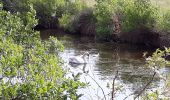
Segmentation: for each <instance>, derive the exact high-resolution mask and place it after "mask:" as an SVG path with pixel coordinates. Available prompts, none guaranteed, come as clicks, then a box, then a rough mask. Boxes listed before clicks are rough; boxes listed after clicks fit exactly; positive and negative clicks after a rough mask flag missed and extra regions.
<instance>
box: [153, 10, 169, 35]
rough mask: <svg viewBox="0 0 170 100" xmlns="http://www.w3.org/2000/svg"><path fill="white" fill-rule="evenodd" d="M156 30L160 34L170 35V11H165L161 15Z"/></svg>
mask: <svg viewBox="0 0 170 100" xmlns="http://www.w3.org/2000/svg"><path fill="white" fill-rule="evenodd" d="M156 28H157V30H158V31H160V32H163V33H170V11H165V12H163V13H162V14H161V15H160V17H159V19H158V20H157V27H156Z"/></svg>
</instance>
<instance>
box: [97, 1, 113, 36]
mask: <svg viewBox="0 0 170 100" xmlns="http://www.w3.org/2000/svg"><path fill="white" fill-rule="evenodd" d="M115 1H116V0H113V1H112V0H105V1H102V0H96V2H97V4H96V5H95V12H94V16H95V17H96V32H97V37H98V38H99V39H105V38H107V37H109V36H110V35H111V34H112V32H113V31H114V29H113V25H112V24H113V22H112V17H113V16H114V14H115V12H114V5H115Z"/></svg>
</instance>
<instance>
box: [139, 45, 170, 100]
mask: <svg viewBox="0 0 170 100" xmlns="http://www.w3.org/2000/svg"><path fill="white" fill-rule="evenodd" d="M169 54H170V48H165V50H159V49H158V50H156V51H155V52H154V53H153V55H152V56H151V57H148V58H147V59H146V62H147V66H148V67H149V68H151V69H152V70H153V71H155V73H156V76H159V78H160V79H162V81H161V82H162V86H163V87H161V88H160V87H158V88H156V89H155V90H153V91H150V92H149V93H146V94H145V95H144V96H143V98H142V99H143V100H169V97H168V96H169V93H170V92H169V90H170V74H168V75H167V76H164V75H163V74H161V73H160V72H159V69H160V68H164V67H169V66H170V61H168V60H169Z"/></svg>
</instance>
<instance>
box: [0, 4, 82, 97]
mask: <svg viewBox="0 0 170 100" xmlns="http://www.w3.org/2000/svg"><path fill="white" fill-rule="evenodd" d="M28 10H29V11H30V12H24V13H25V14H24V15H23V14H21V13H14V14H11V13H10V12H6V11H3V10H0V22H1V23H0V27H1V28H0V59H1V60H0V66H1V67H0V76H2V77H1V80H0V84H1V85H0V99H3V100H9V99H17V100H18V99H34V100H39V99H57V100H61V99H67V98H70V99H76V100H77V99H78V98H79V97H80V96H81V95H78V94H77V89H78V88H80V87H83V86H84V83H81V82H80V81H79V79H78V76H79V75H78V76H75V77H73V78H71V77H70V78H65V71H64V70H63V68H62V67H61V65H62V61H61V58H60V57H59V56H58V55H57V53H59V52H60V51H62V50H63V46H62V45H61V43H60V42H59V41H57V40H56V39H55V38H50V39H49V40H48V41H41V40H40V34H39V32H36V31H34V30H33V27H34V26H35V25H36V24H37V20H35V10H34V9H33V7H32V6H30V7H29V9H28Z"/></svg>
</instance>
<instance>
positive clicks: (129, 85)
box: [41, 30, 170, 100]
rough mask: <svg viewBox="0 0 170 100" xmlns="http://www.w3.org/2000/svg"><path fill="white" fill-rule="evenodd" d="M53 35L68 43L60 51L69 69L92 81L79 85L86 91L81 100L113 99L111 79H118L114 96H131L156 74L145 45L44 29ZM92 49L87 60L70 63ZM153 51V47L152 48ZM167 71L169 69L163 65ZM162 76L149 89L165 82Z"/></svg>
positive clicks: (44, 33) (118, 99)
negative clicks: (86, 61) (100, 39)
mask: <svg viewBox="0 0 170 100" xmlns="http://www.w3.org/2000/svg"><path fill="white" fill-rule="evenodd" d="M50 35H52V36H56V37H57V38H58V39H59V40H60V41H61V42H62V43H63V45H64V46H65V50H64V52H62V53H61V54H60V56H61V57H62V58H63V60H64V62H65V64H64V65H63V67H64V68H66V69H69V71H70V73H68V76H69V75H71V74H77V73H82V75H81V77H80V80H81V81H83V82H85V83H89V87H87V88H85V89H80V90H79V93H82V94H84V95H83V96H82V97H81V100H104V95H105V97H106V99H107V100H110V99H111V91H112V83H113V79H114V78H115V76H116V72H117V71H118V75H117V78H116V80H115V88H116V89H118V91H117V92H116V94H115V100H123V99H124V98H125V97H128V98H127V99H126V100H132V99H133V98H134V97H135V95H130V94H132V93H135V92H136V93H137V92H138V91H139V90H140V89H142V88H143V87H144V86H145V85H146V84H147V83H148V81H149V80H151V78H152V76H153V73H154V72H153V71H152V70H151V69H149V68H147V67H145V59H144V57H143V53H144V52H148V51H149V50H147V49H146V48H144V47H139V46H135V45H127V44H116V43H109V42H104V43H101V42H96V41H95V40H94V39H93V38H89V37H81V36H74V35H69V34H65V33H63V32H62V31H59V30H44V31H41V38H42V39H47V38H48V37H49V36H50ZM84 52H89V53H90V57H89V62H88V64H82V65H71V64H69V63H68V59H69V58H70V57H75V56H78V55H81V54H83V53H84ZM149 52H152V51H149ZM162 72H163V73H165V74H167V73H169V72H170V69H168V68H167V69H162ZM162 84H163V83H162V80H161V79H160V78H159V77H158V76H156V77H155V78H154V80H153V84H152V85H151V86H150V87H148V88H147V90H148V91H149V90H154V89H156V88H157V87H160V86H162ZM103 91H104V92H103Z"/></svg>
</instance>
